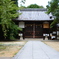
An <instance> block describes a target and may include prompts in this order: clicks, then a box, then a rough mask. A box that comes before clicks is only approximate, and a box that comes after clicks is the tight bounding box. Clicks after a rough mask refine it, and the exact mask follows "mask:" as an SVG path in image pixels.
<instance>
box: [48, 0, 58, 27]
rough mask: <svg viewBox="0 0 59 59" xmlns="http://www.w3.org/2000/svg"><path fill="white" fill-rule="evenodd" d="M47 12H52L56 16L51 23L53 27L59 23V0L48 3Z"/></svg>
mask: <svg viewBox="0 0 59 59" xmlns="http://www.w3.org/2000/svg"><path fill="white" fill-rule="evenodd" d="M47 9H48V11H47V13H48V14H49V13H52V15H53V16H55V18H54V21H53V22H52V23H51V27H53V26H54V25H55V24H57V23H59V0H51V1H50V2H48V5H47Z"/></svg>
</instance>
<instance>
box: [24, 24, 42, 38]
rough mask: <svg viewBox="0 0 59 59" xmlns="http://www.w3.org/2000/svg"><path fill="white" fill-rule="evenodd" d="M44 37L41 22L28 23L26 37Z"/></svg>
mask: <svg viewBox="0 0 59 59" xmlns="http://www.w3.org/2000/svg"><path fill="white" fill-rule="evenodd" d="M40 37H42V25H41V24H26V27H25V38H40Z"/></svg>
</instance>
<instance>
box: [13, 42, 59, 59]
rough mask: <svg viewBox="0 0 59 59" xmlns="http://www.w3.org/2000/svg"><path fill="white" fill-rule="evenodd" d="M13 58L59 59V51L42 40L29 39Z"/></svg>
mask: <svg viewBox="0 0 59 59" xmlns="http://www.w3.org/2000/svg"><path fill="white" fill-rule="evenodd" d="M12 59H59V52H57V51H56V50H54V49H53V48H51V47H49V46H48V45H46V44H44V43H43V42H41V41H29V42H27V43H26V44H25V46H24V47H23V48H22V49H21V51H19V52H18V53H17V55H15V56H14V57H13V58H12Z"/></svg>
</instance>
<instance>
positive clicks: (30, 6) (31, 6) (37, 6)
mask: <svg viewBox="0 0 59 59" xmlns="http://www.w3.org/2000/svg"><path fill="white" fill-rule="evenodd" d="M27 8H44V7H43V6H39V5H37V4H31V5H29V6H27Z"/></svg>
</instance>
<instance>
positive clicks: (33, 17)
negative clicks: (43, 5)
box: [17, 8, 53, 21]
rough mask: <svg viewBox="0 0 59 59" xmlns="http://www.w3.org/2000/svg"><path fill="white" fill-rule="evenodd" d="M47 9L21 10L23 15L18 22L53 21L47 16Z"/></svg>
mask: <svg viewBox="0 0 59 59" xmlns="http://www.w3.org/2000/svg"><path fill="white" fill-rule="evenodd" d="M34 10H35V11H34ZM46 11H47V10H46V9H37V8H36V9H31V8H30V9H23V10H20V11H19V12H21V13H22V14H21V15H19V17H18V19H17V20H23V21H44V20H53V19H50V16H49V15H48V14H46Z"/></svg>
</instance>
